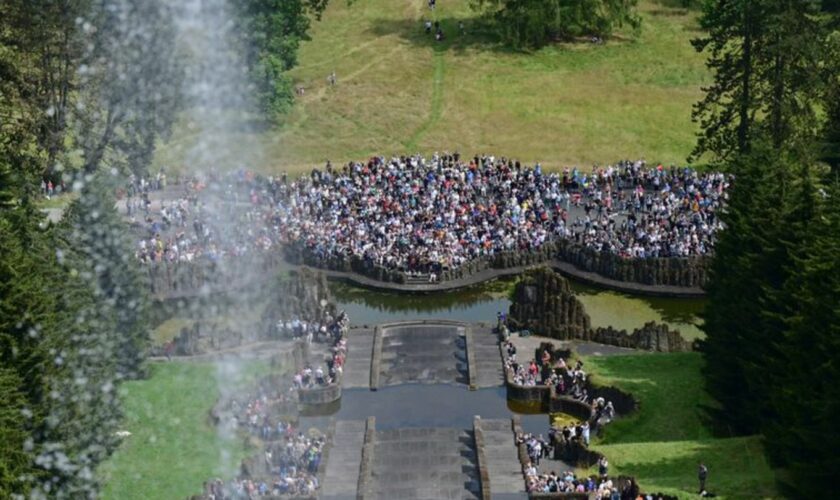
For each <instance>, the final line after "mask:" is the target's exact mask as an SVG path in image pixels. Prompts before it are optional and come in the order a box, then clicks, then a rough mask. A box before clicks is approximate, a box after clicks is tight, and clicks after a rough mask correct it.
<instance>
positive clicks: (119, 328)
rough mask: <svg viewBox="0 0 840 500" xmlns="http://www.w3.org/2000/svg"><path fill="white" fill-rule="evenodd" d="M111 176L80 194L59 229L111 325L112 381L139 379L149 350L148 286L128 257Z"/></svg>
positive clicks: (128, 243)
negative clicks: (79, 256) (66, 235)
mask: <svg viewBox="0 0 840 500" xmlns="http://www.w3.org/2000/svg"><path fill="white" fill-rule="evenodd" d="M115 178H116V176H111V175H110V174H105V173H100V174H98V175H97V176H95V177H94V178H93V179H92V180H91V181H90V182H88V183H87V184H86V185H85V186H84V187H83V188H82V190H81V193H80V196H79V198H78V200H76V201H74V202H73V204H72V205H71V206H70V207H69V208H68V209H67V212H66V214H65V216H64V219H63V221H62V222H63V225H65V226H67V227H66V230H67V231H68V232H69V234H70V241H71V242H72V246H73V247H74V248H75V249H76V251H77V252H79V253H81V254H82V255H84V262H85V263H87V264H86V266H85V267H86V268H87V272H86V273H85V276H89V277H90V286H91V288H92V289H93V290H94V296H95V299H96V302H97V304H98V307H100V308H102V309H103V310H104V311H105V314H106V315H107V316H108V317H111V318H114V321H115V326H114V328H115V331H114V334H115V336H116V339H115V349H116V352H115V358H114V361H115V363H116V370H117V373H116V376H117V378H119V379H135V378H139V377H141V376H143V374H144V368H143V362H144V360H145V356H146V353H147V350H148V347H149V344H150V341H151V339H150V336H149V328H148V324H149V321H148V303H149V299H148V290H149V286H148V283H146V281H145V279H144V274H143V272H142V270H141V269H140V263H139V262H138V260H137V259H136V258H135V257H134V253H133V251H132V243H131V237H130V236H129V235H128V232H127V231H128V229H127V227H126V225H125V221H124V220H122V217H121V216H120V215H119V213H117V210H116V208H115V206H116V200H115V199H114V197H113V195H112V194H111V193H113V192H114V191H115V189H116V182H113V179H115Z"/></svg>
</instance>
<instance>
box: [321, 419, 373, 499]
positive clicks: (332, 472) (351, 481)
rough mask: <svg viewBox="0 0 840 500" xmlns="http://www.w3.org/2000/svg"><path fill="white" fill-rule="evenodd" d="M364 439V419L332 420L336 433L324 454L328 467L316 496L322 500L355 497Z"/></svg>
mask: <svg viewBox="0 0 840 500" xmlns="http://www.w3.org/2000/svg"><path fill="white" fill-rule="evenodd" d="M364 439H365V421H364V420H341V421H338V422H336V423H335V433H334V434H333V440H332V445H331V447H330V449H329V455H328V456H327V470H326V472H325V473H324V479H323V488H322V489H321V494H320V495H319V497H320V498H321V499H322V500H327V499H329V500H339V499H342V500H343V499H347V500H356V487H357V485H358V480H359V465H360V464H361V461H362V444H363V443H364Z"/></svg>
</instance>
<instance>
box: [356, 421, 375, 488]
mask: <svg viewBox="0 0 840 500" xmlns="http://www.w3.org/2000/svg"><path fill="white" fill-rule="evenodd" d="M375 439H376V417H368V418H367V421H366V422H365V438H364V441H363V442H362V460H361V462H360V463H359V480H358V483H357V486H356V500H365V499H368V498H373V497H374V494H373V492H372V491H370V490H371V488H372V485H371V481H372V477H373V448H374V446H375V443H374V440H375Z"/></svg>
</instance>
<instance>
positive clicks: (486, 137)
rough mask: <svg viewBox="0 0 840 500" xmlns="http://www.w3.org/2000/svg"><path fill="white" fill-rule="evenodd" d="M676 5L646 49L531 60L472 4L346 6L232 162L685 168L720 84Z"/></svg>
mask: <svg viewBox="0 0 840 500" xmlns="http://www.w3.org/2000/svg"><path fill="white" fill-rule="evenodd" d="M673 4H674V2H671V1H669V0H642V1H641V2H640V10H641V13H642V17H643V23H644V24H643V30H642V34H641V36H640V38H639V39H638V40H635V41H633V40H626V39H621V38H620V37H619V38H617V39H615V40H612V41H609V42H608V43H607V44H606V45H603V46H599V45H593V44H590V43H586V42H584V43H577V44H563V45H555V46H551V47H547V48H545V49H542V50H540V51H537V52H533V53H523V52H514V51H511V50H509V49H507V48H506V47H504V46H501V45H500V44H499V43H497V42H496V41H495V39H494V37H492V36H490V35H488V34H487V33H483V32H482V30H481V27H480V23H478V22H477V20H476V18H475V14H474V13H473V12H472V11H471V10H470V8H469V0H446V1H444V2H439V7H438V8H437V10H436V11H434V13H433V12H431V11H429V10H428V9H427V8H426V1H425V0H357V1H355V2H354V3H353V5H351V6H348V5H347V2H345V1H343V0H334V1H333V2H331V4H330V6H329V8H328V9H327V11H326V13H325V14H324V17H323V20H322V21H321V22H319V23H316V24H315V25H314V29H313V37H312V38H313V39H312V41H311V42H307V43H305V44H304V45H303V47H302V49H301V53H300V66H299V67H298V68H296V69H295V70H294V72H293V76H294V79H295V81H296V82H297V84H298V85H301V86H303V87H305V88H306V93H305V95H304V96H301V97H299V98H298V101H297V103H296V105H295V108H294V110H293V111H292V113H291V114H290V116H288V119H287V122H286V124H285V125H284V126H282V127H280V129H279V130H269V131H263V132H261V133H259V134H238V135H236V136H235V137H231V139H230V141H229V145H226V152H227V151H229V152H230V154H231V156H232V157H236V158H247V160H246V161H247V162H248V163H253V164H254V166H255V167H257V168H259V169H261V170H263V171H265V172H274V171H280V170H283V169H289V170H292V171H301V170H308V169H310V168H312V167H313V166H316V165H319V164H321V163H322V162H323V161H324V160H326V159H331V160H332V161H333V162H343V161H347V160H351V159H361V158H365V157H367V156H368V155H370V154H373V153H381V154H392V153H404V152H424V153H431V152H434V151H436V150H460V151H461V152H463V153H466V154H473V153H479V154H480V153H484V152H487V153H495V154H503V155H507V156H513V157H516V158H519V159H521V160H524V161H541V162H543V164H544V165H546V166H548V167H559V166H564V165H573V164H578V165H590V164H592V163H605V162H612V161H615V160H616V159H619V158H638V157H645V158H647V159H648V160H650V161H662V162H683V161H684V160H685V158H686V156H687V154H688V153H689V152H690V150H691V148H692V145H693V141H694V130H695V128H694V125H693V124H692V123H691V120H690V113H691V105H692V104H693V103H694V102H695V101H696V100H698V98H699V97H700V86H701V85H702V84H703V83H704V82H705V81H706V80H707V79H708V75H707V72H706V70H705V67H704V65H703V58H702V57H701V56H699V55H698V54H696V53H695V52H694V51H693V49H692V48H691V46H690V44H689V40H690V39H691V38H692V37H694V36H696V35H697V31H696V29H697V27H696V13H694V12H691V11H686V10H681V9H677V8H673V7H670V5H673ZM427 17H428V18H431V19H435V20H439V21H440V22H441V23H442V27H443V29H444V31H445V33H446V35H447V39H446V41H445V42H443V43H437V42H435V41H434V39H433V37H432V36H431V35H426V34H425V33H424V31H423V27H422V20H423V19H425V18H427ZM460 21H463V22H464V23H465V27H466V30H467V34H466V35H461V34H460V33H459V28H458V23H459V22H460ZM331 71H335V72H336V74H337V76H338V85H336V86H335V87H333V88H330V87H328V86H327V84H326V76H327V75H328V74H329V73H330V72H331ZM189 125H190V124H187V123H184V124H181V125H180V127H179V130H178V131H177V132H176V134H175V136H174V138H173V140H172V141H171V142H170V143H169V144H167V145H163V146H162V147H161V149H160V151H159V154H158V158H157V162H158V164H164V165H168V166H169V167H175V168H179V167H181V166H183V155H184V154H185V152H186V151H187V150H188V148H189V147H190V146H191V144H192V141H194V140H195V139H196V137H197V135H196V132H195V129H192V131H190V130H191V129H190V127H189Z"/></svg>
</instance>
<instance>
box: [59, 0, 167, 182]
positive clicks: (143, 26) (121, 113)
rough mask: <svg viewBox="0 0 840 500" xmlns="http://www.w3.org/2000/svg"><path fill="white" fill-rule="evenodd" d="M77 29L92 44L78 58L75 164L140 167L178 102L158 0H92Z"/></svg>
mask: <svg viewBox="0 0 840 500" xmlns="http://www.w3.org/2000/svg"><path fill="white" fill-rule="evenodd" d="M91 19H92V20H91V22H90V23H88V24H86V25H85V30H86V33H85V35H86V36H88V37H90V38H91V39H92V44H91V45H92V48H91V50H90V51H88V52H87V53H86V54H85V56H84V58H83V59H82V65H81V68H82V70H80V77H79V82H78V85H79V87H80V88H81V89H83V92H82V93H81V94H80V97H79V100H80V105H79V106H78V112H77V113H75V115H74V130H75V132H76V140H77V142H78V144H79V145H80V146H81V149H82V151H83V155H84V166H83V170H84V172H86V173H93V172H95V171H96V170H97V169H98V168H99V167H100V165H102V164H103V163H107V164H108V165H109V166H110V167H120V166H125V167H128V169H130V170H131V171H133V172H134V173H137V174H142V173H143V172H145V170H146V168H147V167H148V164H149V162H150V161H151V155H152V152H153V150H154V144H155V140H156V138H158V137H166V136H167V135H168V133H169V131H170V129H171V127H172V124H173V123H174V120H175V117H176V112H177V110H178V103H179V95H180V88H179V82H180V79H179V74H180V73H179V69H178V66H177V60H178V59H177V57H176V55H175V52H174V51H173V47H174V45H175V30H174V26H173V24H172V15H171V12H170V7H169V4H167V3H164V2H163V0H153V1H150V2H131V1H128V0H113V1H110V2H103V3H98V4H97V5H96V6H95V7H94V9H93V10H92V11H91Z"/></svg>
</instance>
